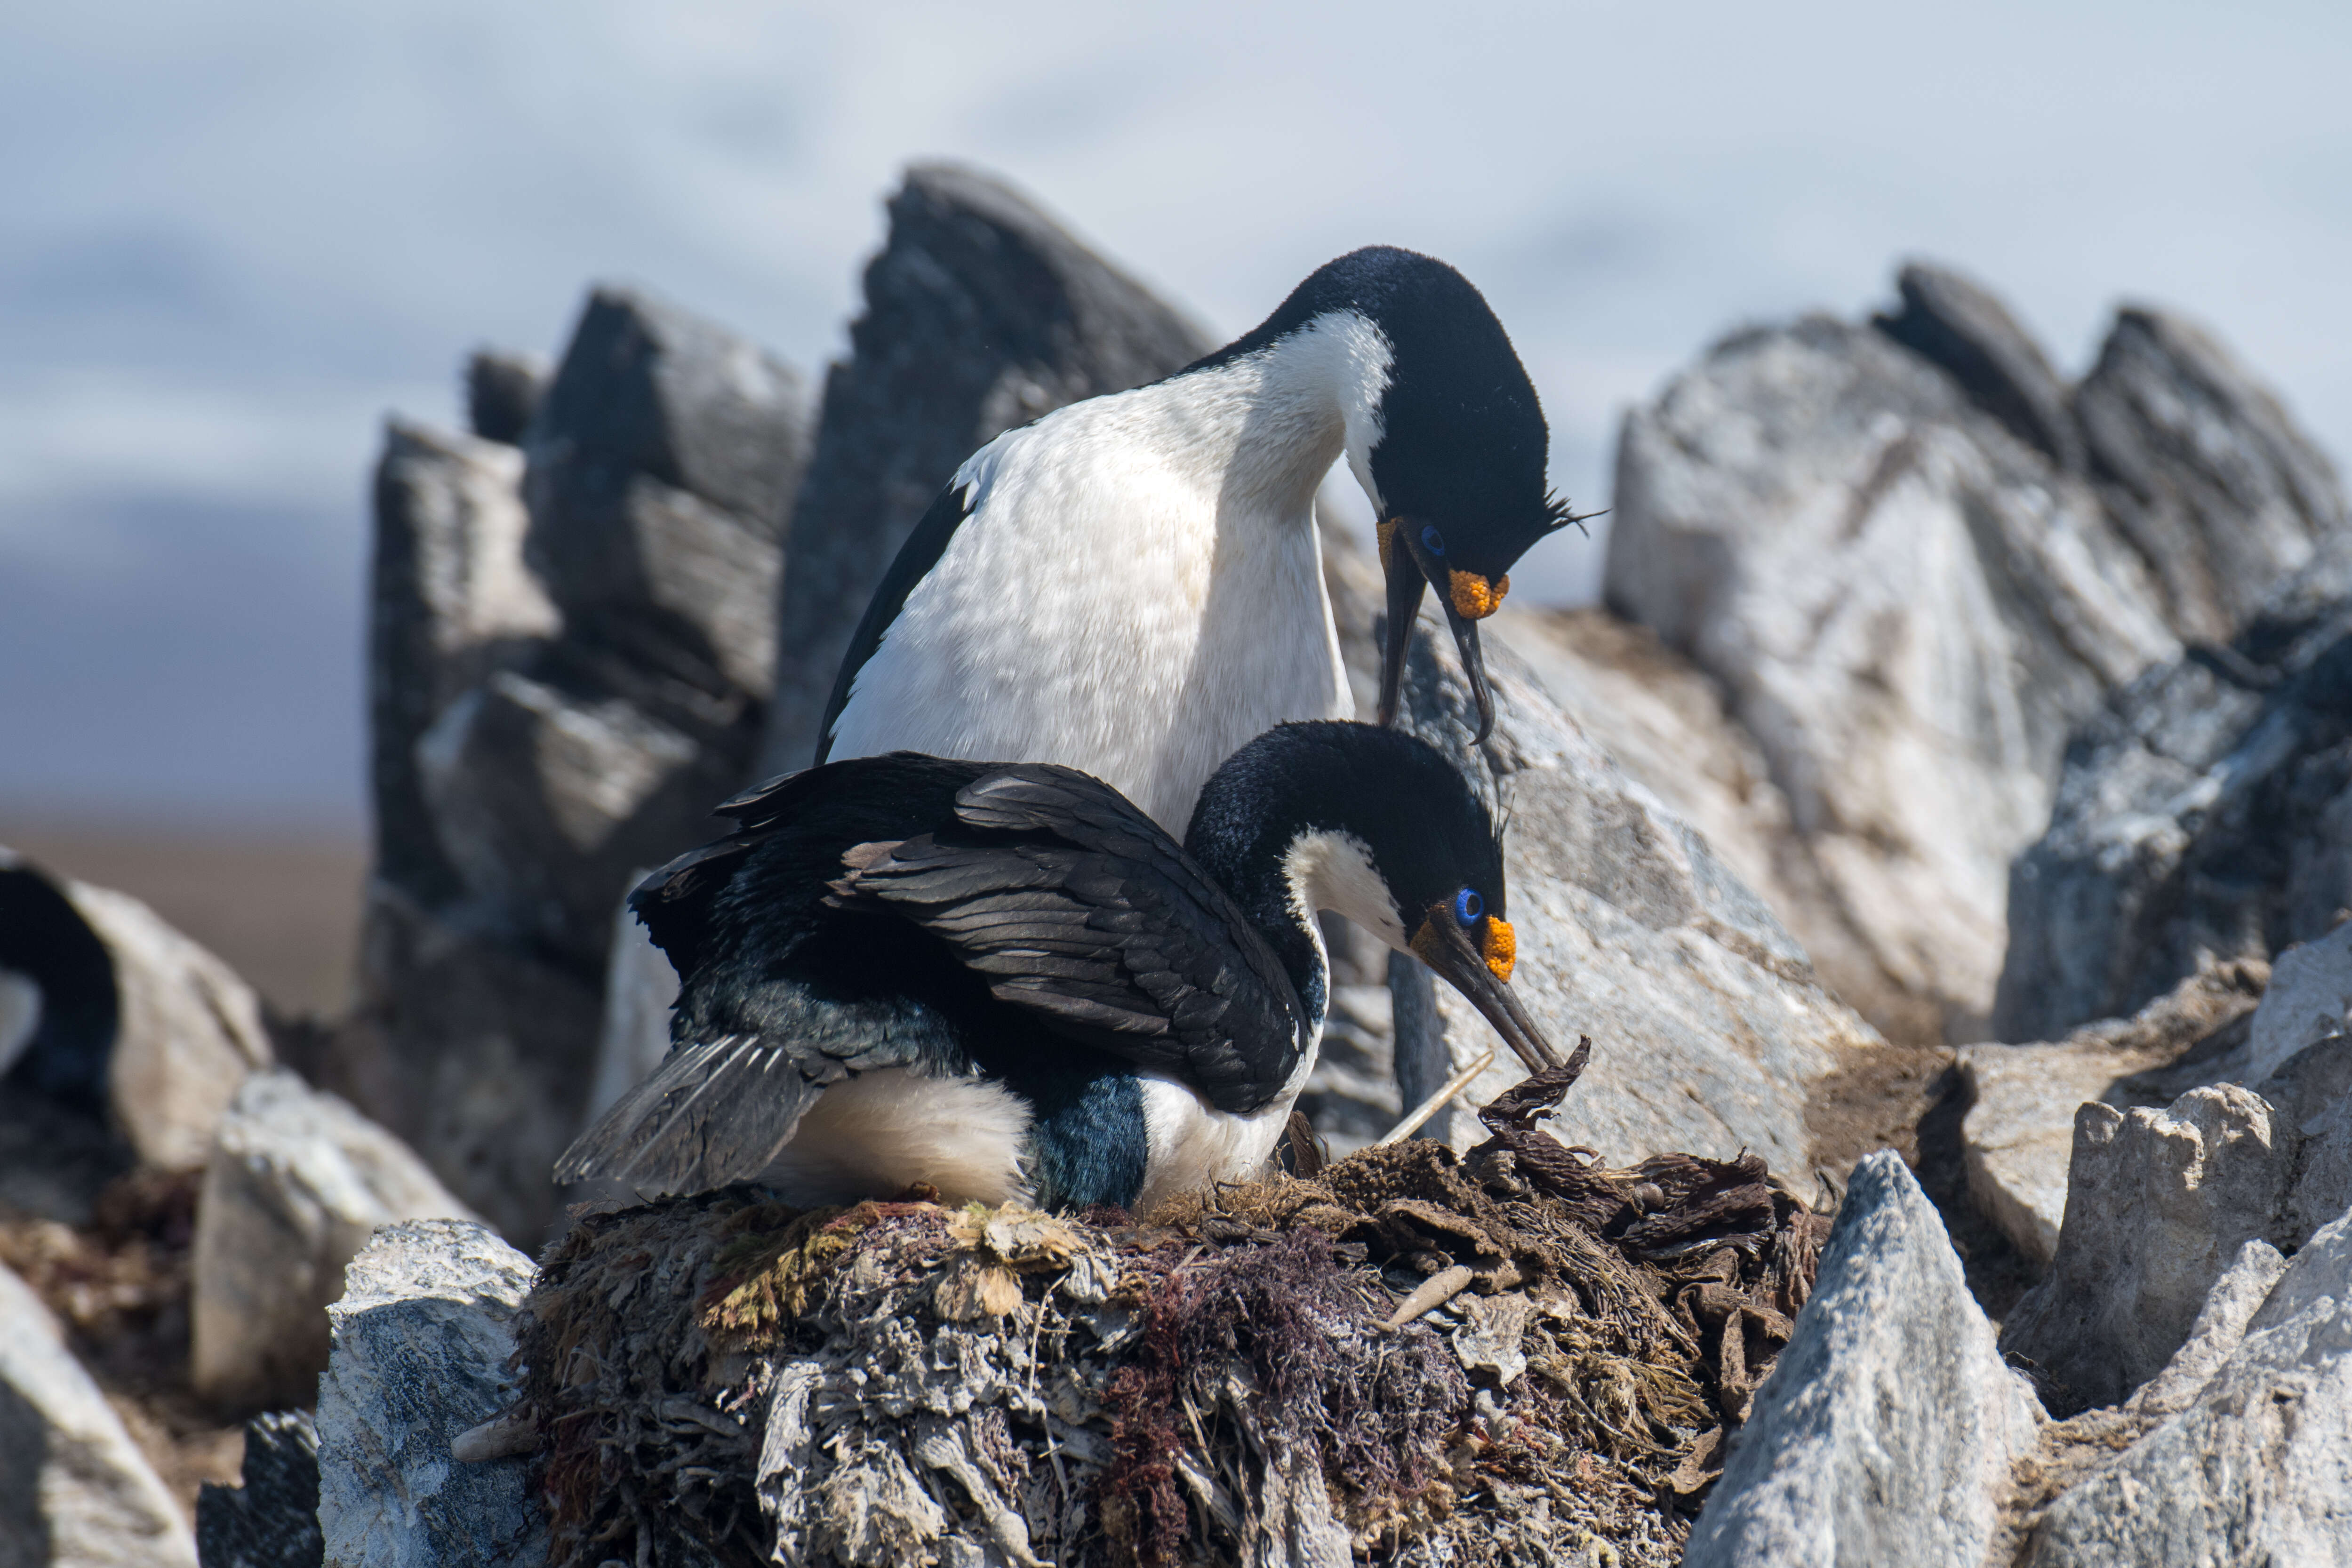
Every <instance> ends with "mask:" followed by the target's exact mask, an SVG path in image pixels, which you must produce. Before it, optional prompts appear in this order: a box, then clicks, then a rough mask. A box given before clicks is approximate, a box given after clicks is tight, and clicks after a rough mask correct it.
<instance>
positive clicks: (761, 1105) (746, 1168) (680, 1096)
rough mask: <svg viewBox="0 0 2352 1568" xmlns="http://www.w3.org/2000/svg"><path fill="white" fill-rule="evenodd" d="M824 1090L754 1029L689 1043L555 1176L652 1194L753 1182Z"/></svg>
mask: <svg viewBox="0 0 2352 1568" xmlns="http://www.w3.org/2000/svg"><path fill="white" fill-rule="evenodd" d="M823 1093H824V1085H823V1084H821V1083H816V1082H813V1081H811V1080H810V1079H809V1077H808V1074H807V1073H806V1072H805V1071H803V1068H802V1064H801V1063H799V1062H797V1061H795V1060H793V1058H792V1057H791V1056H790V1055H789V1054H787V1053H786V1052H784V1051H782V1050H780V1049H778V1048H777V1047H774V1046H772V1045H768V1044H764V1043H762V1042H761V1041H760V1040H758V1039H755V1038H752V1037H747V1036H740V1035H736V1036H729V1037H724V1038H721V1039H717V1040H712V1041H709V1043H707V1044H698V1045H691V1046H686V1047H680V1048H679V1049H677V1050H674V1051H672V1052H671V1053H670V1054H669V1055H668V1056H667V1058H664V1059H663V1061H662V1064H661V1066H660V1067H658V1068H655V1069H654V1072H653V1075H652V1076H651V1077H649V1078H647V1079H646V1080H645V1082H643V1083H641V1084H639V1085H637V1087H636V1088H635V1089H631V1090H630V1091H629V1092H628V1093H627V1094H625V1095H624V1096H623V1097H622V1098H621V1100H620V1101H619V1103H617V1104H616V1105H614V1107H613V1109H612V1110H608V1111H606V1112H605V1113H604V1116H603V1117H601V1118H600V1119H599V1120H598V1121H597V1122H596V1125H595V1126H593V1127H591V1128H590V1129H589V1130H588V1131H585V1132H583V1133H582V1134H581V1135H580V1137H579V1139H578V1140H577V1141H576V1142H573V1143H572V1147H571V1148H569V1149H566V1150H565V1151H564V1152H563V1157H562V1159H560V1160H558V1161H556V1163H555V1179H556V1181H557V1182H558V1183H560V1184H565V1185H569V1184H572V1183H573V1182H584V1181H588V1180H590V1179H592V1178H593V1177H599V1176H604V1177H610V1178H612V1179H614V1180H615V1181H618V1182H621V1183H622V1184H625V1185H626V1186H629V1187H631V1188H634V1189H635V1191H636V1192H638V1193H639V1194H642V1195H645V1196H647V1197H654V1196H661V1195H667V1194H676V1193H703V1192H709V1191H711V1190H713V1189H715V1188H719V1187H724V1186H727V1185H730V1184H733V1183H736V1182H748V1181H751V1180H753V1179H754V1178H756V1177H757V1176H758V1175H759V1174H760V1173H761V1172H762V1171H764V1170H766V1169H767V1168H768V1166H769V1164H770V1163H772V1161H773V1160H774V1159H775V1157H776V1155H777V1153H778V1152H779V1151H781V1150H782V1148H783V1146H784V1145H785V1144H786V1143H788V1142H791V1141H792V1136H793V1132H794V1131H797V1130H798V1128H799V1127H800V1123H801V1116H802V1114H803V1112H804V1111H806V1110H808V1108H809V1107H810V1106H811V1105H813V1104H814V1103H815V1102H816V1097H817V1096H818V1095H820V1094H823Z"/></svg>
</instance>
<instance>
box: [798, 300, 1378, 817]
mask: <svg viewBox="0 0 2352 1568" xmlns="http://www.w3.org/2000/svg"><path fill="white" fill-rule="evenodd" d="M1334 320H1335V324H1334V325H1333V326H1331V327H1330V328H1328V330H1327V329H1323V328H1321V327H1320V326H1318V329H1316V330H1312V331H1307V332H1303V333H1300V334H1297V335H1296V336H1295V337H1294V338H1292V339H1290V340H1287V341H1286V343H1285V344H1283V345H1281V346H1279V347H1278V348H1276V349H1275V350H1270V351H1267V352H1265V353H1261V354H1257V355H1253V356H1250V357H1248V358H1246V359H1244V360H1240V361H1236V362H1234V363H1229V364H1225V365H1222V366H1218V367H1215V368H1213V369H1211V370H1206V371H1198V372H1193V373H1192V374H1186V375H1183V376H1180V377H1177V378H1175V379H1173V380H1171V381H1166V382H1160V383H1157V384H1153V385H1150V386H1145V387H1139V388H1137V389H1135V390H1134V391H1131V392H1125V393H1119V394H1116V395H1110V396H1107V397H1097V398H1094V399H1091V400H1089V401H1087V402H1085V403H1079V404H1074V405H1070V406H1069V407H1066V408H1064V409H1061V410H1058V411H1057V412H1055V413H1054V414H1051V415H1048V416H1046V417H1045V418H1043V419H1041V420H1038V421H1037V422H1036V423H1034V424H1033V425H1030V426H1024V427H1023V428H1021V429H1018V430H1013V431H1009V432H1007V433H1006V434H1005V435H1003V436H1001V437H998V438H997V439H996V440H995V441H993V442H992V443H990V444H989V445H988V446H987V447H984V448H982V450H981V451H980V452H979V453H978V454H976V455H975V456H974V457H973V458H971V460H970V461H969V462H967V463H966V464H965V465H964V467H963V468H962V469H961V471H960V472H959V473H958V474H957V476H956V479H955V483H956V484H957V485H958V486H961V487H966V488H967V505H968V507H969V509H970V515H969V516H968V517H966V519H965V520H964V521H963V523H962V524H961V527H959V528H958V529H957V531H956V532H955V534H954V535H953V537H952V538H951V539H950V541H949V542H948V545H947V548H946V550H945V552H943V553H942V554H941V555H940V559H939V561H938V562H937V563H935V564H934V565H933V566H932V568H931V570H930V571H929V573H928V574H926V575H925V576H924V577H923V578H922V579H921V580H920V581H919V583H917V584H915V586H914V587H913V589H912V590H911V591H910V592H909V593H908V595H907V600H906V604H905V605H904V607H903V608H902V609H901V610H900V611H899V613H898V616H897V617H896V619H895V620H894V621H893V622H892V623H891V625H890V626H889V627H888V628H887V630H886V631H885V633H884V635H883V637H882V641H881V644H880V646H879V647H877V649H876V651H875V653H874V654H873V656H872V657H871V658H868V659H867V660H866V664H865V666H864V667H863V668H861V669H860V670H859V671H858V672H857V675H856V679H855V682H854V684H853V685H852V687H851V689H850V695H849V700H848V701H847V702H846V704H845V706H844V707H843V710H842V712H841V715H840V718H839V719H838V721H836V723H835V728H834V743H833V749H832V753H831V754H832V755H833V756H835V757H852V756H863V755H873V754H876V753H879V752H887V751H894V750H900V749H905V750H911V751H919V752H930V753H932V754H934V755H939V756H951V757H968V758H974V759H981V760H986V761H995V762H1051V763H1064V764H1066V765H1068V766H1071V767H1076V768H1083V769H1084V770H1086V771H1087V772H1088V773H1093V774H1094V775H1095V776H1097V778H1100V779H1102V780H1103V781H1104V782H1106V783H1108V784H1111V785H1112V786H1113V787H1114V788H1117V789H1118V790H1119V791H1120V792H1121V793H1122V794H1124V795H1127V796H1128V797H1129V799H1131V800H1133V801H1134V802H1135V803H1136V804H1137V805H1139V806H1140V807H1142V809H1143V810H1144V811H1145V812H1147V813H1149V814H1150V816H1151V817H1152V818H1153V820H1155V821H1157V822H1159V823H1160V825H1161V826H1164V827H1166V828H1167V829H1168V830H1169V831H1170V832H1171V833H1174V834H1177V835H1180V836H1181V834H1182V833H1183V831H1184V828H1185V826H1186V824H1187V822H1188V821H1189V819H1190V817H1191V815H1192V803H1193V801H1194V799H1195V797H1196V796H1197V795H1199V793H1200V789H1201V785H1202V784H1203V783H1204V782H1206V780H1207V779H1208V776H1209V774H1210V773H1213V772H1214V771H1215V769H1216V767H1217V765H1218V763H1222V762H1223V760H1224V759H1225V758H1226V757H1227V756H1229V755H1231V754H1232V753H1233V752H1234V751H1236V750H1238V749H1239V748H1240V747H1241V746H1242V745H1243V744H1244V742H1248V741H1249V740H1251V739H1252V738H1254V737H1255V736H1256V735H1258V734H1260V733H1262V732H1263V731H1265V730H1267V729H1270V728H1272V727H1273V726H1274V725H1276V724H1278V723H1281V722H1284V721H1287V720H1294V719H1327V718H1349V717H1352V716H1353V715H1354V710H1355V705H1354V702H1353V700H1352V699H1351V698H1350V697H1349V691H1348V685H1347V679H1346V675H1345V673H1344V671H1343V670H1342V668H1341V667H1340V663H1339V637H1338V634H1337V631H1336V629H1335V628H1334V626H1333V625H1332V621H1331V610H1330V604H1329V600H1328V597H1327V595H1325V593H1324V588H1323V575H1322V553H1321V548H1320V545H1319V542H1318V539H1317V536H1316V531H1315V524H1314V496H1315V489H1316V487H1317V485H1318V483H1319V481H1320V479H1321V478H1322V476H1323V474H1324V473H1325V472H1326V471H1327V470H1328V468H1330V466H1331V464H1332V462H1333V461H1334V460H1335V459H1336V458H1338V457H1339V455H1340V453H1341V452H1342V450H1343V449H1349V448H1352V447H1354V446H1355V445H1356V443H1357V440H1358V439H1359V438H1360V437H1376V434H1377V433H1376V432H1375V431H1370V430H1369V429H1368V428H1367V429H1360V428H1359V426H1367V424H1368V421H1369V420H1370V417H1371V416H1370V414H1369V413H1368V412H1367V410H1369V409H1370V408H1372V407H1376V406H1377V403H1378V397H1377V389H1376V387H1375V388H1374V389H1373V390H1372V391H1371V392H1370V393H1367V392H1365V391H1364V390H1363V389H1362V388H1361V387H1360V386H1358V385H1357V384H1358V383H1360V382H1362V381H1364V380H1365V379H1366V378H1367V377H1372V378H1375V379H1376V378H1377V377H1378V376H1379V375H1381V374H1385V371H1386V364H1387V361H1386V357H1385V353H1384V352H1383V351H1382V349H1381V343H1380V342H1379V338H1378V333H1377V332H1376V331H1371V330H1370V328H1369V325H1368V324H1367V323H1365V322H1363V321H1362V319H1361V318H1360V317H1355V316H1349V317H1346V318H1335V319H1334ZM1367 333H1369V334H1370V336H1369V337H1367Z"/></svg>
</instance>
